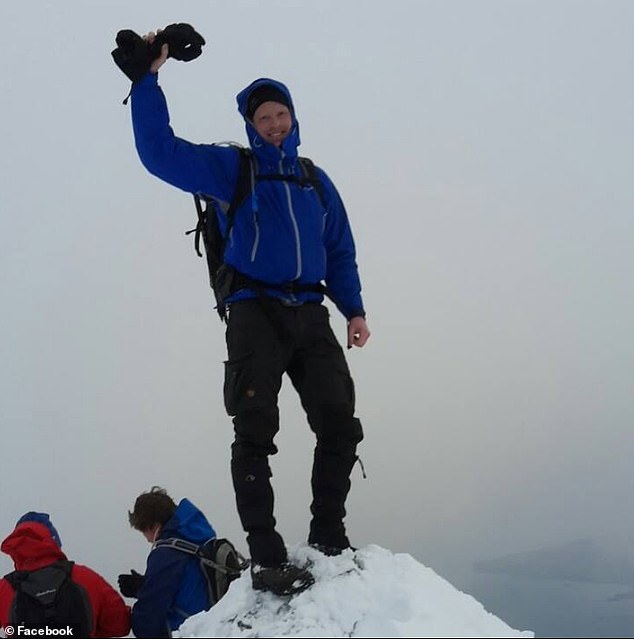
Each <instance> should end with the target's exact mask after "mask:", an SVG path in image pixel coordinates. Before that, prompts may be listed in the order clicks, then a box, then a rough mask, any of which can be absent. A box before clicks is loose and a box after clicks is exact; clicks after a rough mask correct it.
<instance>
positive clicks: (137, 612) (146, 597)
mask: <svg viewBox="0 0 634 639" xmlns="http://www.w3.org/2000/svg"><path fill="white" fill-rule="evenodd" d="M128 516H129V520H130V525H131V526H132V527H133V528H134V529H135V530H138V531H139V532H141V533H142V534H143V536H144V537H145V538H146V539H147V540H148V542H150V543H152V544H154V543H155V542H156V541H158V540H160V539H184V540H185V541H189V542H192V543H195V544H198V545H200V544H204V543H205V542H206V541H209V540H210V539H215V537H216V532H215V530H214V529H213V527H212V526H211V524H210V523H209V522H208V521H207V519H206V518H205V515H203V513H202V512H201V511H200V510H198V508H196V506H194V504H192V503H191V502H190V501H189V500H188V499H182V500H181V501H180V502H179V504H178V506H177V505H176V504H175V503H174V501H173V500H172V498H171V497H170V496H169V495H168V494H167V492H166V491H165V490H164V489H163V488H160V487H159V486H154V487H153V488H152V489H151V490H150V491H149V492H147V493H143V494H141V495H139V496H138V497H137V499H136V501H135V503H134V509H133V510H132V512H129V513H128ZM119 589H120V590H121V594H123V595H124V596H126V597H135V598H136V599H137V601H136V603H135V604H134V606H133V607H132V631H133V633H134V635H135V636H136V637H171V636H172V630H177V629H178V628H179V627H180V625H181V624H182V623H183V621H185V619H187V618H188V617H191V616H192V615H195V614H196V613H198V612H201V611H203V610H208V609H209V608H210V606H211V602H210V601H209V590H208V586H207V580H206V578H205V576H204V574H203V571H202V570H201V567H200V562H199V560H198V559H197V558H196V557H194V556H193V555H190V554H188V553H185V552H182V551H180V550H176V549H174V548H170V547H169V546H157V547H153V548H152V550H151V551H150V554H149V555H148V558H147V566H146V570H145V575H141V574H139V573H137V572H135V571H134V570H133V571H132V572H131V573H129V574H123V575H119Z"/></svg>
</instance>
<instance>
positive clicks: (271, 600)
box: [174, 545, 535, 638]
mask: <svg viewBox="0 0 634 639" xmlns="http://www.w3.org/2000/svg"><path fill="white" fill-rule="evenodd" d="M289 558H290V560H291V561H293V562H294V563H297V564H298V565H310V570H311V572H312V573H313V575H314V577H315V584H314V585H313V586H312V587H311V588H309V589H308V590H306V591H304V592H302V593H300V594H298V595H295V596H293V597H277V596H275V595H272V594H271V593H268V592H259V591H255V590H253V588H252V587H251V578H250V575H249V573H248V571H247V572H246V573H245V574H243V575H242V577H241V578H240V579H238V580H236V581H234V582H233V583H232V584H231V587H230V589H229V591H228V592H227V594H226V595H225V596H224V598H223V599H222V600H221V601H220V602H219V603H218V604H217V605H216V606H214V607H213V608H212V609H211V610H210V611H208V612H202V613H200V614H198V615H195V616H193V617H190V618H189V619H188V620H186V621H185V622H184V623H183V625H182V626H181V627H180V631H179V632H177V633H175V635H174V636H176V637H194V638H197V637H534V636H535V635H534V633H533V632H530V631H519V630H514V629H513V628H511V627H509V626H508V625H507V624H505V623H504V622H503V621H502V620H501V619H499V618H498V617H496V616H495V615H493V614H491V613H489V612H487V611H486V610H485V609H484V607H483V606H482V605H481V604H480V603H479V602H478V601H476V600H475V599H474V598H473V597H471V596H469V595H466V594H464V593H463V592H460V591H459V590H457V589H456V588H454V587H453V586H452V585H451V584H450V583H449V582H447V581H445V580H444V579H442V578H441V577H439V576H438V575H437V574H436V573H435V572H434V571H433V570H431V569H430V568H427V567H425V566H423V565H422V564H420V563H419V562H417V561H416V560H415V559H414V558H413V557H412V556H411V555H407V554H393V553H391V552H390V551H388V550H385V549H384V548H381V547H379V546H375V545H370V546H367V547H366V548H362V549H360V550H357V551H356V552H352V551H351V550H346V551H344V552H343V554H341V555H340V556H339V557H326V556H324V555H323V554H321V553H320V552H318V551H316V550H314V549H313V548H310V547H308V546H305V545H300V546H297V547H295V548H292V549H290V551H289Z"/></svg>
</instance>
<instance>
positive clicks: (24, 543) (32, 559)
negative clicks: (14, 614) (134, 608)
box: [0, 512, 130, 637]
mask: <svg viewBox="0 0 634 639" xmlns="http://www.w3.org/2000/svg"><path fill="white" fill-rule="evenodd" d="M61 546H62V543H61V540H60V537H59V534H58V533H57V530H56V529H55V527H54V526H53V524H52V523H51V521H50V518H49V516H48V514H46V513H37V512H28V513H26V514H25V515H23V516H22V517H21V518H20V519H19V520H18V522H17V524H16V527H15V529H14V530H13V532H12V533H11V534H10V535H9V536H8V537H7V538H6V539H5V540H4V541H3V542H2V545H1V546H0V550H2V552H4V553H5V554H7V555H9V556H10V557H11V559H12V560H13V564H14V566H15V569H16V571H27V572H31V571H36V570H39V569H41V568H45V567H48V566H51V565H52V564H56V563H58V562H64V561H67V557H66V555H65V554H64V553H63V552H62V549H61ZM60 565H64V564H60ZM70 565H71V572H70V579H71V581H73V582H74V583H76V584H78V585H79V586H81V588H82V589H83V591H84V592H85V593H86V595H87V598H88V608H90V611H89V612H90V613H91V615H90V616H91V618H92V621H91V623H92V632H91V633H90V636H91V637H125V636H126V635H128V634H129V632H130V608H129V606H126V604H125V602H124V601H123V599H122V598H121V596H120V595H119V593H118V592H117V591H116V590H115V589H114V588H113V587H112V586H110V584H108V582H107V581H106V580H105V579H104V578H103V577H101V576H100V575H99V574H97V573H96V572H95V571H94V570H91V569H90V568H88V567H87V566H82V565H80V564H75V563H72V562H71V563H70ZM14 574H16V573H10V574H9V575H5V577H4V578H3V579H1V580H0V628H2V629H3V630H4V628H6V627H7V626H11V625H12V624H13V621H12V619H11V606H12V603H13V601H14V598H15V595H16V591H15V589H14V587H13V586H12V583H11V581H12V575H14ZM20 574H22V573H21V572H20Z"/></svg>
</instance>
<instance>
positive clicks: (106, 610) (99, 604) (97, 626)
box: [72, 564, 130, 637]
mask: <svg viewBox="0 0 634 639" xmlns="http://www.w3.org/2000/svg"><path fill="white" fill-rule="evenodd" d="M72 577H73V581H76V582H77V583H78V584H81V585H82V586H83V587H84V588H85V589H86V590H87V591H88V597H89V598H90V603H91V605H92V610H93V616H94V636H95V637H125V636H127V635H128V634H129V633H130V608H129V606H127V605H126V604H125V602H124V601H123V599H122V598H121V595H120V594H119V593H118V592H117V591H116V590H115V589H114V588H113V587H112V586H111V585H110V584H109V583H108V582H107V581H106V580H105V579H104V578H103V577H102V576H101V575H99V574H98V573H96V572H95V571H94V570H92V569H90V568H88V567H87V566H82V565H79V564H75V565H74V566H73V574H72Z"/></svg>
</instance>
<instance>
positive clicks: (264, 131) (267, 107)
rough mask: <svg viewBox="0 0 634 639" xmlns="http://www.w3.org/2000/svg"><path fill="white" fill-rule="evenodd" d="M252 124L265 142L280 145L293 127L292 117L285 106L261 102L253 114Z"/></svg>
mask: <svg viewBox="0 0 634 639" xmlns="http://www.w3.org/2000/svg"><path fill="white" fill-rule="evenodd" d="M253 126H254V128H255V130H256V131H257V134H258V135H259V136H260V137H261V138H262V139H263V140H264V141H265V142H268V143H269V144H274V145H275V146H280V145H281V144H282V142H283V141H284V138H285V137H286V136H287V135H288V134H289V133H290V131H291V128H292V127H293V119H292V117H291V112H290V110H289V108H288V107H287V106H285V105H283V104H280V103H279V102H272V101H269V102H263V103H262V104H261V105H260V106H259V107H258V108H257V109H256V110H255V113H254V114H253Z"/></svg>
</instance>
